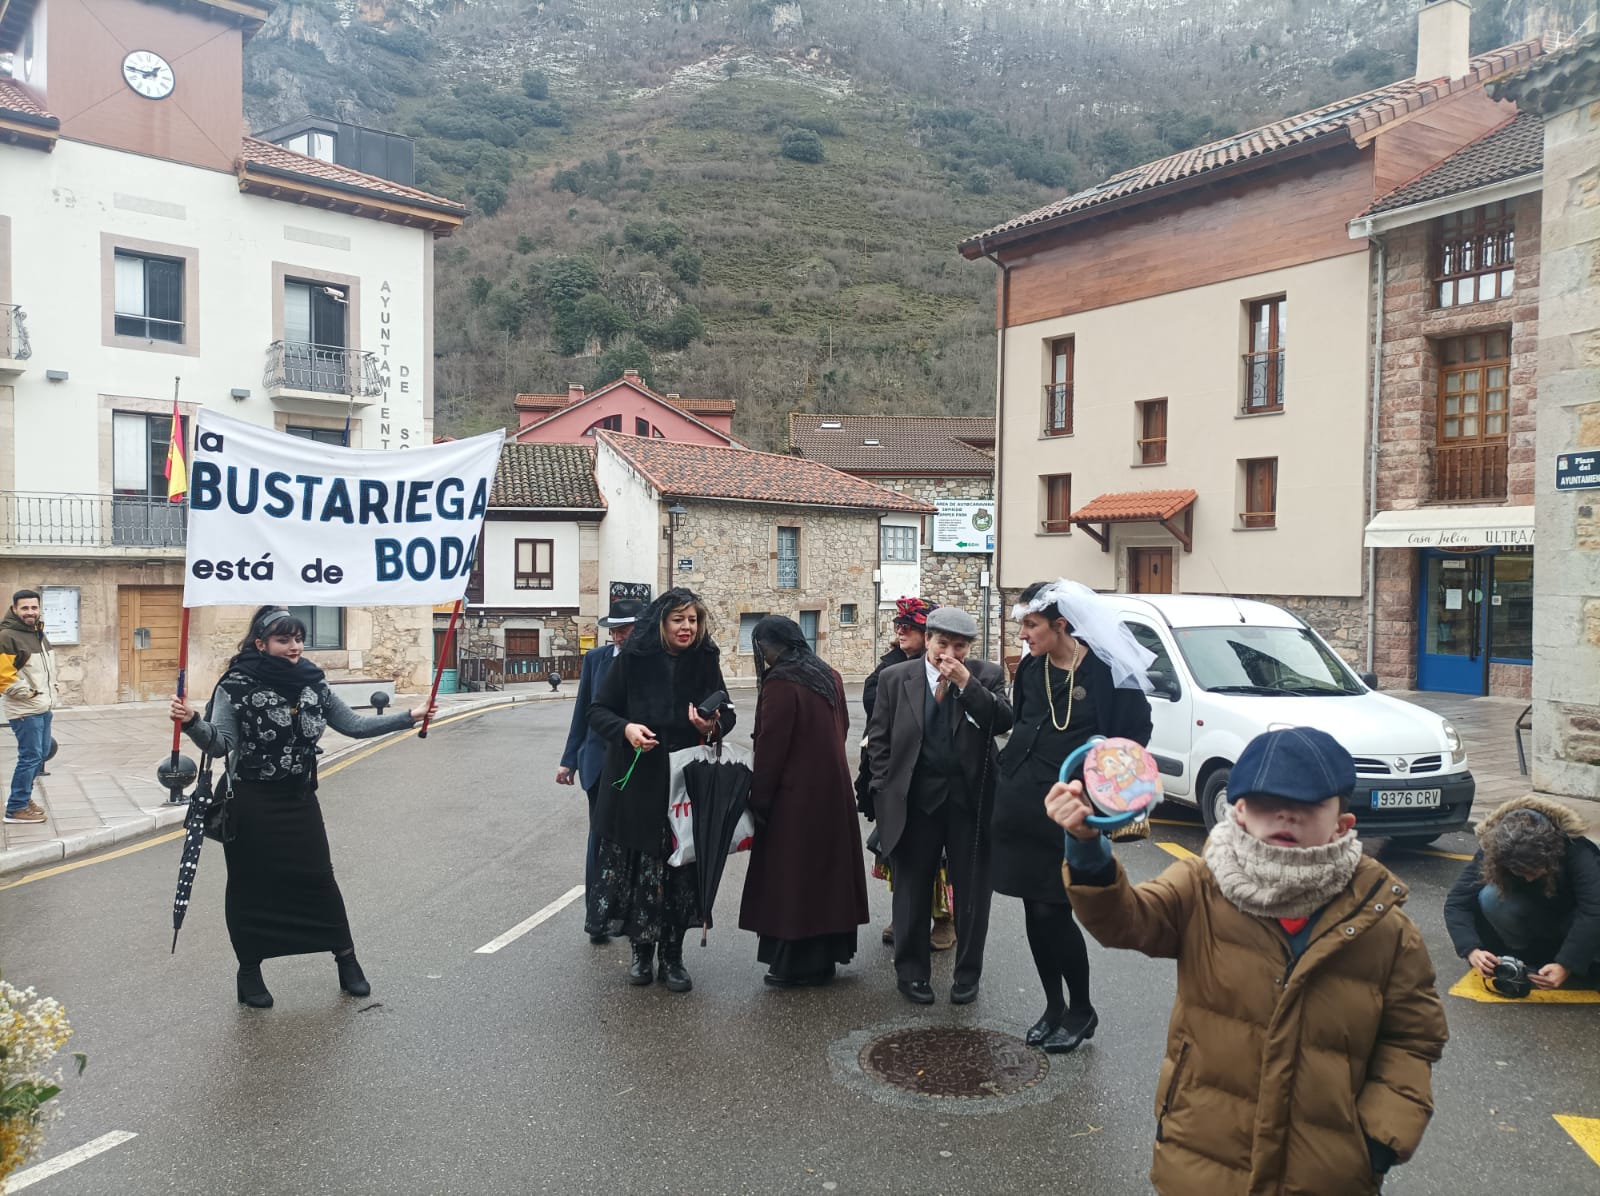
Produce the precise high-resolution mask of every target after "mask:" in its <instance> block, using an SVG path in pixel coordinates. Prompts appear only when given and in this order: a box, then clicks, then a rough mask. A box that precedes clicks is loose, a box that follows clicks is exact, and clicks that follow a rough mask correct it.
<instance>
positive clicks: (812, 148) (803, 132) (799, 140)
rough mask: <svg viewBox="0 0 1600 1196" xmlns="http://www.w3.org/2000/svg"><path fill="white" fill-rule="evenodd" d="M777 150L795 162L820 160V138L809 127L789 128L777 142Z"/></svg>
mask: <svg viewBox="0 0 1600 1196" xmlns="http://www.w3.org/2000/svg"><path fill="white" fill-rule="evenodd" d="M778 152H779V153H780V154H782V155H783V156H784V157H785V158H793V159H794V160H795V161H796V162H820V161H822V138H820V137H818V136H817V135H816V134H815V133H814V132H812V131H811V130H810V129H791V130H790V131H789V132H787V133H785V134H784V135H783V140H782V141H780V142H779V143H778Z"/></svg>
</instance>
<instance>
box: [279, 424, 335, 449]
mask: <svg viewBox="0 0 1600 1196" xmlns="http://www.w3.org/2000/svg"><path fill="white" fill-rule="evenodd" d="M284 431H285V432H287V433H288V434H289V435H290V436H298V437H300V438H301V439H302V440H314V441H316V442H317V443H318V444H337V445H341V446H342V445H343V444H344V431H343V430H342V429H340V428H307V427H302V426H301V425H299V424H290V425H289V426H288V427H286V428H284Z"/></svg>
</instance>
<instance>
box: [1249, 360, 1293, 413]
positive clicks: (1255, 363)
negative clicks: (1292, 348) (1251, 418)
mask: <svg viewBox="0 0 1600 1196" xmlns="http://www.w3.org/2000/svg"><path fill="white" fill-rule="evenodd" d="M1283 355H1284V350H1282V349H1277V350H1275V351H1273V352H1271V353H1246V354H1245V355H1244V403H1243V406H1242V410H1243V412H1244V414H1246V415H1257V414H1259V413H1261V412H1265V411H1282V410H1283V365H1284V363H1283Z"/></svg>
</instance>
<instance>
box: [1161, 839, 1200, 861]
mask: <svg viewBox="0 0 1600 1196" xmlns="http://www.w3.org/2000/svg"><path fill="white" fill-rule="evenodd" d="M1156 846H1157V847H1159V848H1161V850H1162V851H1164V852H1166V853H1167V854H1168V855H1170V856H1172V857H1174V858H1175V859H1180V860H1197V859H1199V858H1200V857H1199V856H1197V855H1195V853H1194V852H1192V851H1190V850H1189V849H1188V848H1187V847H1180V846H1179V845H1178V844H1176V843H1163V842H1161V841H1160V840H1159V839H1158V840H1156Z"/></svg>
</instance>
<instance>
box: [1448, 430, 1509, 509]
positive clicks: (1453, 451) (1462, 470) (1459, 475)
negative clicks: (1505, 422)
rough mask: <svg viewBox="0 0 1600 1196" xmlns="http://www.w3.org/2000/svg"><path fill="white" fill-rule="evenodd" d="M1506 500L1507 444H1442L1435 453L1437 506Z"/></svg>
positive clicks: (1503, 442)
mask: <svg viewBox="0 0 1600 1196" xmlns="http://www.w3.org/2000/svg"><path fill="white" fill-rule="evenodd" d="M1505 496H1506V442H1505V441H1504V440H1485V441H1481V442H1476V443H1472V444H1441V445H1437V446H1435V447H1434V450H1433V497H1434V500H1435V501H1437V502H1493V501H1494V500H1496V499H1502V498H1504V497H1505Z"/></svg>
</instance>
